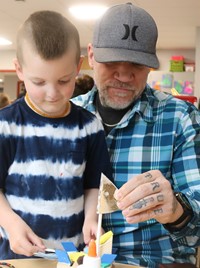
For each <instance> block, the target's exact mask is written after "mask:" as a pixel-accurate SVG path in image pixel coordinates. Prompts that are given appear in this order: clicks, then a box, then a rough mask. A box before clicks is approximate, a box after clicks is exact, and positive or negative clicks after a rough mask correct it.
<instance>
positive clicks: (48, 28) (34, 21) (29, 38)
mask: <svg viewBox="0 0 200 268" xmlns="http://www.w3.org/2000/svg"><path fill="white" fill-rule="evenodd" d="M24 41H26V42H28V43H29V44H30V45H31V46H32V48H33V49H35V50H36V52H37V53H38V54H39V55H40V57H41V58H43V59H45V60H50V59H55V58H58V57H61V56H62V55H63V54H64V53H65V52H66V51H67V50H68V49H69V47H70V46H71V45H73V46H74V44H75V47H76V49H77V53H76V61H77V63H78V62H79V59H80V40H79V33H78V31H77V29H76V27H75V26H74V25H73V24H72V23H71V22H70V21H69V20H68V19H67V18H65V17H64V16H62V15H61V14H60V13H57V12H54V11H48V10H44V11H38V12H35V13H33V14H31V15H30V16H29V17H28V19H27V20H26V21H25V22H24V23H23V25H22V26H21V27H20V28H19V31H18V34H17V59H18V61H19V62H20V64H22V63H23V55H24V53H26V51H23V42H24Z"/></svg>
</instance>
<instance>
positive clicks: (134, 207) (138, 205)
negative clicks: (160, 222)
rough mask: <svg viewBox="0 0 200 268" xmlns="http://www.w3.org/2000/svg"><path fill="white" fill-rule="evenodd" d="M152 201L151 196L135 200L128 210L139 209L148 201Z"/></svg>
mask: <svg viewBox="0 0 200 268" xmlns="http://www.w3.org/2000/svg"><path fill="white" fill-rule="evenodd" d="M153 201H154V198H153V197H149V198H145V199H144V198H143V199H141V200H139V201H137V202H136V203H134V204H133V205H132V206H131V207H130V210H133V209H141V208H143V207H146V206H147V204H148V203H152V202H153Z"/></svg>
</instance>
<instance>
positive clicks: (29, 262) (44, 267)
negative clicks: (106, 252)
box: [0, 259, 138, 268]
mask: <svg viewBox="0 0 200 268" xmlns="http://www.w3.org/2000/svg"><path fill="white" fill-rule="evenodd" d="M0 262H7V263H9V264H12V265H14V266H15V268H56V265H57V261H54V260H53V261H52V260H45V259H16V260H5V261H2V260H0ZM114 268H138V266H134V265H126V264H119V263H115V264H114Z"/></svg>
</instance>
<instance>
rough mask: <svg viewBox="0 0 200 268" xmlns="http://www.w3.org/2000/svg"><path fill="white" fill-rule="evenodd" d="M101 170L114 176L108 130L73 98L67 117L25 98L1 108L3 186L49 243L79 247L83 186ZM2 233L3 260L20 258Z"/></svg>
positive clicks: (95, 182) (0, 181)
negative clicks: (48, 113) (44, 111)
mask: <svg viewBox="0 0 200 268" xmlns="http://www.w3.org/2000/svg"><path fill="white" fill-rule="evenodd" d="M101 172H103V173H104V174H106V175H107V176H111V170H110V163H109V156H108V152H107V147H106V143H105V134H104V131H103V127H102V125H101V123H100V122H99V120H98V119H97V118H96V117H94V115H93V114H91V113H90V112H88V111H86V110H84V109H83V108H81V107H79V106H76V105H75V104H73V103H72V105H71V112H70V114H69V115H68V116H66V117H64V118H53V119H52V118H45V117H42V116H40V115H38V114H36V113H35V112H33V111H32V110H31V109H30V108H29V107H28V106H27V104H26V102H25V100H24V98H22V99H19V100H17V101H16V102H15V103H13V104H12V105H11V106H9V107H7V108H5V109H3V110H1V111H0V188H1V189H3V191H4V193H5V196H6V198H7V200H8V202H9V204H10V206H11V207H12V209H13V210H14V211H15V212H16V213H17V214H18V215H20V216H21V217H22V219H23V220H24V221H25V222H26V223H27V224H28V225H29V226H30V227H31V228H32V230H33V231H34V232H35V233H36V234H37V235H38V236H40V237H41V238H43V239H44V241H45V244H46V246H47V247H50V248H60V247H61V245H60V242H61V241H73V242H74V244H75V246H77V247H79V246H81V244H82V243H83V238H82V234H81V232H82V224H83V220H84V209H83V208H84V190H85V189H90V188H98V187H99V181H100V174H101ZM0 206H1V205H0ZM13 228H15V227H14V223H13ZM1 235H2V239H0V259H9V258H20V257H21V256H20V255H16V254H14V253H13V252H12V251H11V250H10V249H9V242H8V238H7V234H6V232H5V230H4V229H2V228H1Z"/></svg>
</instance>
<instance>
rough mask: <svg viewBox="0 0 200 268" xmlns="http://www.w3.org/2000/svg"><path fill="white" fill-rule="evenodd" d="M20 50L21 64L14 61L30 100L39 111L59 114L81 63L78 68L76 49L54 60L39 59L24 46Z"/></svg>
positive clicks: (67, 99) (71, 90)
mask: <svg viewBox="0 0 200 268" xmlns="http://www.w3.org/2000/svg"><path fill="white" fill-rule="evenodd" d="M23 51H24V54H23V63H22V65H21V66H20V64H19V62H18V61H17V60H15V67H16V71H17V74H18V77H19V79H20V80H22V81H24V84H25V87H26V91H27V93H28V95H29V98H30V99H31V101H32V102H33V104H34V105H35V106H36V107H37V108H39V109H40V110H41V111H42V112H45V113H47V114H49V115H54V114H59V113H61V112H62V111H63V110H64V109H65V108H66V103H67V102H68V101H69V99H70V98H71V96H72V94H73V91H74V86H75V78H76V76H77V74H78V72H79V69H80V66H81V61H80V63H79V65H78V66H77V62H76V49H75V48H74V47H73V46H71V48H69V49H68V51H67V52H66V53H65V54H64V55H63V56H61V57H60V58H56V59H53V60H44V59H42V58H41V57H40V56H39V55H38V54H37V53H36V52H35V51H34V50H33V49H32V48H31V46H30V45H29V44H27V43H24V45H23Z"/></svg>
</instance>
